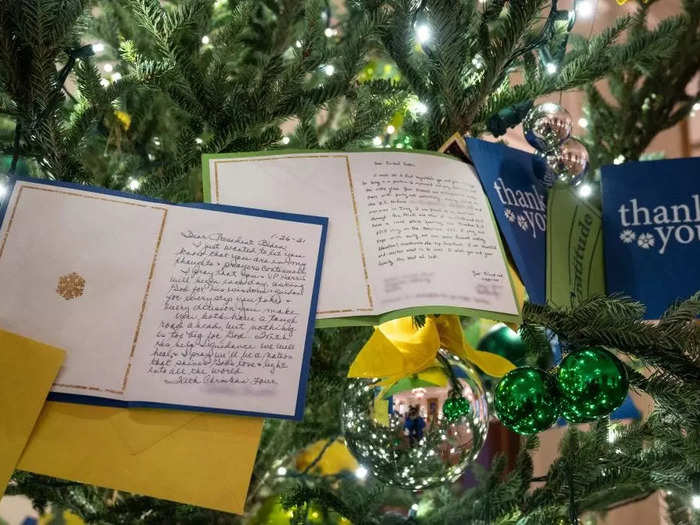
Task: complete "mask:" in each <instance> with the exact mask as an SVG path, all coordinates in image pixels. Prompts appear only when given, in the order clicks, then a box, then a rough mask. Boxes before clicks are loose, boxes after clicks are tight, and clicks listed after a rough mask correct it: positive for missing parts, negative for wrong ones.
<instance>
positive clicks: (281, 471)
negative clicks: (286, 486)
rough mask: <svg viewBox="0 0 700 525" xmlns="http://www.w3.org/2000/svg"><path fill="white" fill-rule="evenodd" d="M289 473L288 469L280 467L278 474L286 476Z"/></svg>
mask: <svg viewBox="0 0 700 525" xmlns="http://www.w3.org/2000/svg"><path fill="white" fill-rule="evenodd" d="M286 474H287V469H286V468H284V467H280V468H278V469H277V475H278V476H284V475H286Z"/></svg>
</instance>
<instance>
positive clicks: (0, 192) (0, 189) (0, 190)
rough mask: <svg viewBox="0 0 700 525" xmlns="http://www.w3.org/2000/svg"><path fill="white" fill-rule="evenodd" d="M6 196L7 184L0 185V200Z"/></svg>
mask: <svg viewBox="0 0 700 525" xmlns="http://www.w3.org/2000/svg"><path fill="white" fill-rule="evenodd" d="M5 195H7V184H0V199H2V198H3V197H5Z"/></svg>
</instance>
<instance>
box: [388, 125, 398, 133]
mask: <svg viewBox="0 0 700 525" xmlns="http://www.w3.org/2000/svg"><path fill="white" fill-rule="evenodd" d="M394 131H396V128H395V127H394V126H392V125H391V124H389V125H388V126H387V127H386V132H387V133H388V134H389V135H392V134H393V133H394Z"/></svg>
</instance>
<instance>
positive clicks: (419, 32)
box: [416, 24, 430, 44]
mask: <svg viewBox="0 0 700 525" xmlns="http://www.w3.org/2000/svg"><path fill="white" fill-rule="evenodd" d="M416 38H417V39H418V42H420V43H421V44H425V43H426V42H427V41H428V40H430V27H428V26H427V25H426V24H420V25H418V26H416Z"/></svg>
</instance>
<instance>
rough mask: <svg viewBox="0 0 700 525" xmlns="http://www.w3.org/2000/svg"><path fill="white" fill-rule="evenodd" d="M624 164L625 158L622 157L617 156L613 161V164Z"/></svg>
mask: <svg viewBox="0 0 700 525" xmlns="http://www.w3.org/2000/svg"><path fill="white" fill-rule="evenodd" d="M623 162H625V156H624V155H618V156H617V157H615V158H614V159H613V164H622V163H623Z"/></svg>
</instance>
